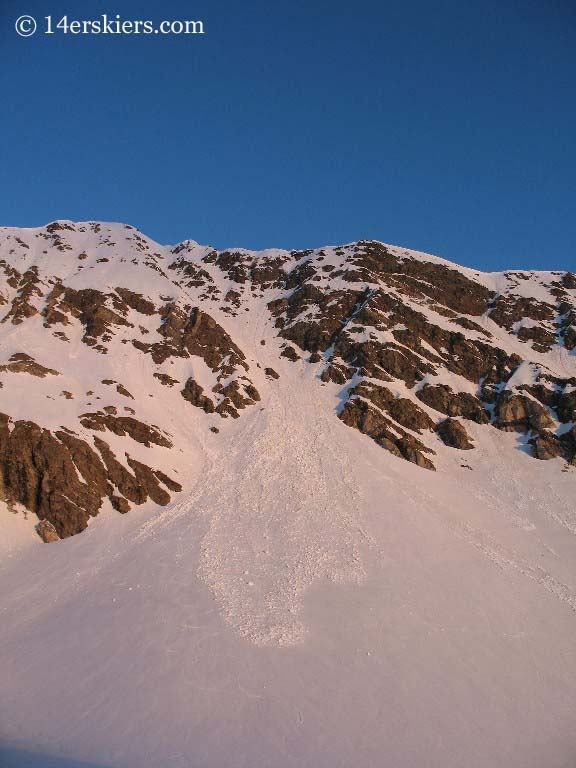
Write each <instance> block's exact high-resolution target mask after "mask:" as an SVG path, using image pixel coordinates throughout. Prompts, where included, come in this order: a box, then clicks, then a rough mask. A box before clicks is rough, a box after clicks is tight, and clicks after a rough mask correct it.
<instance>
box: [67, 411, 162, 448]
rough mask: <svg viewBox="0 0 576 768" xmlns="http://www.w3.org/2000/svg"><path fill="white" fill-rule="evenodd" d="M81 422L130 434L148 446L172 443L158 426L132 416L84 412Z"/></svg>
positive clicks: (114, 431)
mask: <svg viewBox="0 0 576 768" xmlns="http://www.w3.org/2000/svg"><path fill="white" fill-rule="evenodd" d="M80 424H82V426H83V427H86V428H87V429H94V430H97V431H99V432H105V431H106V430H107V429H108V430H109V431H110V432H113V433H114V434H115V435H118V436H119V437H124V435H129V436H130V437H131V438H132V439H133V440H135V441H136V442H137V443H142V444H143V445H145V446H146V447H147V448H150V445H151V444H152V443H153V444H154V445H160V446H162V447H163V448H171V447H172V443H171V442H170V440H168V438H167V437H165V436H164V435H163V434H162V433H161V432H160V430H159V429H158V428H157V427H152V426H150V425H149V424H144V423H143V422H141V421H138V419H135V418H133V417H132V416H115V415H113V414H112V413H101V412H98V413H84V414H82V416H81V418H80Z"/></svg>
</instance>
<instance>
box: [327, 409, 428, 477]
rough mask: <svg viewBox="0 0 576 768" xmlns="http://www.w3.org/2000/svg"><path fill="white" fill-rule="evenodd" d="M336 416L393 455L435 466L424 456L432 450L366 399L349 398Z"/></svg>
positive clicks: (423, 464)
mask: <svg viewBox="0 0 576 768" xmlns="http://www.w3.org/2000/svg"><path fill="white" fill-rule="evenodd" d="M339 418H340V419H341V420H342V421H343V422H344V424H346V425H347V426H349V427H354V429H357V430H358V431H360V432H362V434H364V435H368V436H369V437H371V438H372V439H373V440H374V441H375V442H377V443H378V445H381V446H382V447H383V448H385V449H386V450H387V451H389V452H390V453H392V454H393V455H394V456H398V457H399V458H403V459H406V460H407V461H410V462H412V463H413V464H417V465H418V466H419V467H424V468H425V469H435V467H434V464H433V463H432V462H431V461H430V459H429V458H428V457H427V456H426V455H425V454H426V453H432V454H433V453H434V451H432V450H431V449H430V448H427V447H426V446H425V445H424V444H423V443H422V442H420V441H419V440H417V439H416V438H415V437H413V436H412V435H409V434H407V433H406V432H404V431H403V430H401V429H399V428H398V427H397V426H396V425H395V424H394V423H393V422H392V421H391V420H390V419H387V418H386V417H385V416H384V415H383V414H382V413H380V412H379V411H378V410H377V409H376V408H374V407H373V406H372V405H370V404H369V403H368V402H366V400H363V399H361V398H359V397H353V398H352V399H351V400H349V401H348V402H347V403H346V404H345V405H344V408H343V409H342V411H341V412H340V414H339Z"/></svg>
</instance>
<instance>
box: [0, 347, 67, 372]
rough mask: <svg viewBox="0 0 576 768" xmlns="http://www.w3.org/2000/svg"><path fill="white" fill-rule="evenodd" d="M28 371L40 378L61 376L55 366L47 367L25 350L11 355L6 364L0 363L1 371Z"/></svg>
mask: <svg viewBox="0 0 576 768" xmlns="http://www.w3.org/2000/svg"><path fill="white" fill-rule="evenodd" d="M2 372H9V373H28V374H30V375H31V376H37V377H38V378H44V377H45V376H48V375H50V376H60V373H59V372H58V371H55V370H54V369H53V368H46V367H45V366H43V365H40V363H37V362H36V361H35V360H34V358H32V357H30V355H26V354H25V353H24V352H16V354H14V355H11V357H10V362H9V363H7V364H6V365H0V373H2Z"/></svg>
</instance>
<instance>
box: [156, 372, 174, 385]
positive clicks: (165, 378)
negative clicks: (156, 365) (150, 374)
mask: <svg viewBox="0 0 576 768" xmlns="http://www.w3.org/2000/svg"><path fill="white" fill-rule="evenodd" d="M154 378H156V379H158V381H159V382H160V383H161V384H164V386H166V387H173V386H174V384H178V383H179V382H178V379H173V378H172V376H169V375H168V374H167V373H155V374H154Z"/></svg>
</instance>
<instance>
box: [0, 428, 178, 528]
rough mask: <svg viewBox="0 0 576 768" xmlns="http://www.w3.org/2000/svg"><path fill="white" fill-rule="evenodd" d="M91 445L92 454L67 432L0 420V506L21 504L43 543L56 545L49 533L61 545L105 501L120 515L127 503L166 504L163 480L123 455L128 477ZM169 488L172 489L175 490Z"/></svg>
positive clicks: (98, 443)
mask: <svg viewBox="0 0 576 768" xmlns="http://www.w3.org/2000/svg"><path fill="white" fill-rule="evenodd" d="M94 445H95V447H96V450H94V448H92V447H91V446H90V445H89V444H88V443H87V442H86V441H85V440H82V439H80V438H78V437H77V436H75V435H72V434H70V433H69V432H66V431H63V430H62V431H58V432H56V433H54V434H53V433H52V432H50V430H47V429H43V428H41V427H40V426H38V425H37V424H35V423H33V422H31V421H16V422H15V423H14V424H13V425H12V424H11V423H10V418H9V416H7V415H6V414H0V478H1V481H2V482H1V484H0V487H1V491H2V500H3V501H5V502H6V503H7V504H8V505H9V506H12V505H14V504H21V505H22V506H23V507H25V508H26V509H27V510H29V511H30V512H32V513H34V514H35V515H37V516H38V517H39V518H40V520H41V521H46V523H45V524H44V525H42V527H41V528H39V531H38V532H39V534H40V535H41V536H42V538H43V540H44V541H48V540H49V539H50V540H55V539H54V537H53V535H52V533H51V531H52V528H53V529H54V531H55V532H56V535H57V537H58V538H61V539H62V538H66V537H67V536H72V535H74V534H76V533H79V532H81V531H83V530H84V529H85V528H86V526H87V525H88V521H89V519H90V517H94V516H95V515H97V514H98V512H99V511H100V508H101V506H102V501H103V499H104V498H105V497H106V496H108V497H109V498H110V500H111V501H112V504H113V506H114V507H115V508H117V509H120V511H123V512H125V511H127V507H128V501H127V500H129V501H132V502H133V503H135V504H142V503H143V502H145V501H146V500H147V499H148V498H151V499H152V500H153V501H155V502H156V503H157V504H166V503H167V502H168V501H169V500H170V496H169V494H168V493H167V491H166V490H165V489H164V488H163V487H162V483H163V479H164V480H166V479H167V478H166V475H163V474H157V473H155V472H154V470H153V469H151V468H150V467H147V466H146V465H144V464H140V463H139V462H136V461H134V460H133V459H131V458H130V457H129V456H128V455H127V457H126V458H127V462H128V465H129V466H130V467H131V468H132V469H133V472H134V474H131V473H130V472H129V471H128V470H127V469H126V467H124V466H123V465H122V464H121V463H120V462H119V461H118V460H117V459H116V458H115V457H114V455H113V453H112V451H111V450H110V447H109V446H108V444H107V443H105V442H104V441H103V440H100V439H99V438H94ZM170 482H171V483H172V489H174V488H176V487H178V488H180V487H179V486H178V484H177V483H175V481H172V480H171V481H170ZM116 490H117V491H119V494H120V495H118V493H115V491H116ZM121 497H125V498H124V500H122V498H121ZM48 523H50V525H48ZM50 526H52V527H50Z"/></svg>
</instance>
